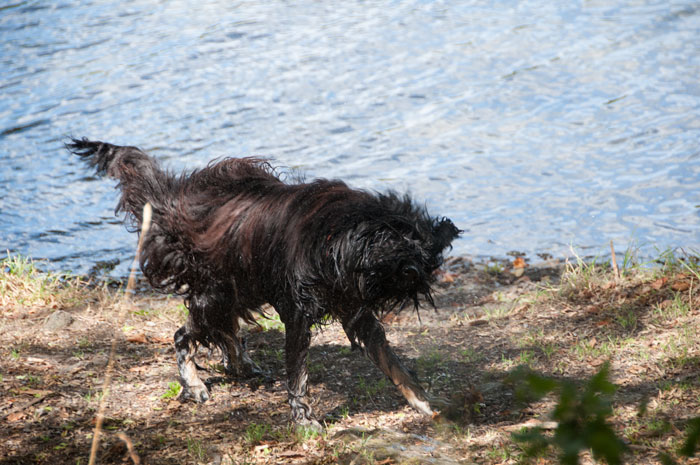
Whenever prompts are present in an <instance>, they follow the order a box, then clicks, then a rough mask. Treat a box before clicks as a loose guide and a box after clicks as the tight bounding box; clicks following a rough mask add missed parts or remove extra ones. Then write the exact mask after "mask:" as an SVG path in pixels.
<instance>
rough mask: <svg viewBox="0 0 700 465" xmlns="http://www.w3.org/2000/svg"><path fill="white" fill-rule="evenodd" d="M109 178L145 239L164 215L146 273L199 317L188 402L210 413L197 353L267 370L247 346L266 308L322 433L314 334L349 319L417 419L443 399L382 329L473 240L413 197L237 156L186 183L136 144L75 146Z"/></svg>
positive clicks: (185, 349) (180, 356) (351, 331)
mask: <svg viewBox="0 0 700 465" xmlns="http://www.w3.org/2000/svg"><path fill="white" fill-rule="evenodd" d="M66 146H67V148H68V149H69V150H70V151H71V152H73V153H74V154H76V155H79V156H80V157H81V158H83V159H84V160H85V161H86V162H87V163H88V164H89V165H90V166H91V167H93V168H94V169H96V170H97V173H98V174H101V175H107V176H109V177H111V178H115V179H116V180H118V186H117V187H118V188H119V189H120V190H121V198H120V199H119V203H118V205H117V208H116V213H119V212H123V213H125V214H126V220H127V221H128V222H130V224H131V226H132V227H133V229H134V230H135V231H139V232H140V229H141V221H142V210H143V207H144V205H145V204H146V203H147V202H148V203H150V204H151V206H152V210H153V219H152V223H151V227H150V229H149V230H148V232H147V233H146V236H145V237H143V238H142V241H143V248H142V251H141V255H140V258H139V260H140V266H141V270H142V272H143V275H144V276H145V277H146V278H147V279H148V281H149V283H150V284H151V286H152V287H153V288H155V289H156V290H158V291H162V292H165V293H177V294H181V295H182V296H183V297H184V301H185V305H186V306H187V308H188V309H189V316H188V318H187V322H186V323H185V325H184V326H182V327H181V328H180V329H178V330H177V332H176V333H175V336H174V339H175V349H176V353H177V365H178V369H179V373H180V381H181V384H182V394H181V396H182V398H183V399H186V398H190V399H193V400H194V401H196V402H205V401H206V400H208V399H209V396H210V393H209V390H208V389H207V387H206V385H205V384H204V383H203V382H202V380H201V379H200V378H199V377H198V375H197V365H196V364H195V360H194V358H195V354H196V350H197V347H198V345H203V346H205V347H218V348H220V349H221V351H222V353H223V354H224V355H223V359H224V366H225V370H226V373H227V375H230V376H251V375H253V374H256V373H259V371H260V370H259V368H258V367H257V365H256V364H255V363H254V362H253V360H252V359H251V358H250V356H249V355H248V354H247V352H246V350H245V347H244V344H243V342H242V340H241V337H240V336H239V328H240V322H241V320H243V321H246V322H254V314H255V313H256V312H258V311H259V310H260V308H261V306H262V305H264V304H266V303H269V304H270V305H272V306H273V307H274V309H275V310H276V311H277V313H278V314H279V316H280V319H281V321H282V322H283V323H284V325H285V364H286V371H287V392H288V396H289V405H290V406H291V417H292V420H293V421H294V422H296V423H297V424H299V425H308V426H314V427H318V422H316V420H315V419H314V416H313V412H312V410H311V407H310V405H309V403H308V402H307V400H306V394H307V368H306V358H307V353H308V351H309V344H310V341H311V327H312V325H313V324H315V323H320V322H323V321H325V320H327V319H328V317H330V318H332V319H333V320H336V321H339V322H340V323H341V324H342V326H343V329H344V330H345V333H346V334H347V337H348V339H349V340H350V342H351V344H352V345H353V346H359V347H361V348H362V350H363V351H364V353H365V354H366V355H367V357H369V358H370V359H371V360H372V361H373V362H374V363H375V364H376V365H377V367H379V369H380V370H381V371H382V372H383V373H384V374H385V375H386V376H387V377H388V378H389V379H390V380H391V381H392V382H393V383H394V385H395V386H396V387H397V388H398V389H399V391H400V392H401V393H402V394H403V396H404V397H405V398H406V400H407V401H408V403H409V404H410V405H411V406H412V407H413V408H415V409H416V410H418V411H420V412H422V413H425V414H431V413H432V410H431V406H430V400H431V398H430V397H429V396H428V394H427V393H426V392H425V391H424V390H423V389H422V387H421V386H420V384H419V383H418V382H417V381H416V379H415V378H414V377H413V376H412V375H411V373H410V372H409V371H408V370H407V369H406V368H405V367H404V365H403V364H402V363H401V361H400V360H399V359H398V357H397V356H396V355H395V353H394V351H393V350H392V349H391V347H389V344H388V342H387V340H386V337H385V333H384V330H383V328H382V326H381V324H380V322H379V321H378V317H380V316H381V315H382V314H383V313H384V312H387V311H390V310H392V309H395V308H397V307H398V308H399V309H400V308H402V307H403V306H404V305H406V304H411V303H413V304H414V305H416V306H418V305H419V297H422V298H423V299H424V300H427V301H428V302H431V303H432V298H431V293H430V291H431V284H432V282H433V281H434V275H433V272H434V271H435V270H436V269H437V268H438V267H439V266H440V265H441V263H442V260H443V252H444V250H445V249H446V248H447V247H449V246H450V244H451V242H452V241H453V240H454V239H455V238H456V237H457V236H458V235H459V233H460V231H459V229H457V228H456V227H455V225H454V224H453V223H452V221H450V220H449V219H446V218H435V217H431V216H429V215H428V213H427V212H426V210H425V208H423V207H422V206H419V205H417V204H416V203H414V202H413V201H412V200H411V199H410V198H409V197H408V196H399V195H397V194H395V193H391V192H390V193H386V194H383V193H370V192H366V191H362V190H356V189H352V188H350V187H348V186H347V185H346V184H345V183H343V182H342V181H337V180H324V179H318V180H315V181H312V182H296V183H294V182H284V181H282V180H280V178H279V177H278V176H277V175H276V174H275V170H274V169H273V168H272V167H271V166H270V164H269V163H268V162H267V161H265V160H262V159H256V158H227V159H223V160H220V161H218V162H212V163H211V164H209V165H208V166H207V167H206V168H203V169H199V170H194V171H191V172H188V173H185V174H182V175H174V174H172V173H169V172H168V171H165V170H162V169H160V167H159V164H158V162H157V161H156V160H155V159H154V158H152V157H150V156H148V155H147V154H146V153H144V152H143V151H141V150H139V149H138V148H136V147H122V146H116V145H112V144H108V143H104V142H98V141H90V140H87V139H72V142H70V143H69V144H67V145H66Z"/></svg>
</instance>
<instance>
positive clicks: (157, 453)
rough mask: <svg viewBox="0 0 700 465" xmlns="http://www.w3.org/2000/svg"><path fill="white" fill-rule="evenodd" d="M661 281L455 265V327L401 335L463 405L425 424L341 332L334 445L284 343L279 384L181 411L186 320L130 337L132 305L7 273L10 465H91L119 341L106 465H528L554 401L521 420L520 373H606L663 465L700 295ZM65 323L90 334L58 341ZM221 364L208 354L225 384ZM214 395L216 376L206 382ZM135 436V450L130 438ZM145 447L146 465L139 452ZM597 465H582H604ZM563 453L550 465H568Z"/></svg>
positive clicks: (265, 345) (683, 265)
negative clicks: (299, 421)
mask: <svg viewBox="0 0 700 465" xmlns="http://www.w3.org/2000/svg"><path fill="white" fill-rule="evenodd" d="M662 258H663V260H662V261H663V263H661V264H659V265H657V266H656V267H644V266H632V264H631V263H629V262H628V261H627V260H622V261H621V263H622V264H623V269H622V273H621V275H622V276H621V278H620V279H617V278H616V277H615V275H614V273H613V272H612V271H611V269H610V267H609V266H608V265H607V264H594V263H590V262H583V261H580V262H578V263H573V264H569V265H565V264H564V265H556V266H552V267H551V268H546V267H530V268H528V269H527V270H526V272H525V275H524V276H523V277H520V278H516V276H515V275H514V274H512V273H511V269H510V268H509V266H508V264H507V263H504V264H503V265H501V266H500V267H499V269H498V270H494V269H493V266H491V267H488V269H487V267H480V266H474V265H472V264H470V263H469V262H467V261H464V260H459V259H455V260H452V261H450V262H449V263H448V266H447V269H446V271H445V272H444V273H443V275H441V276H440V285H439V292H438V295H437V304H438V311H437V312H433V311H431V310H424V311H422V313H421V315H420V317H421V318H420V321H419V320H418V318H417V317H416V316H415V315H414V314H411V313H410V312H406V313H403V314H401V315H399V316H398V317H397V318H394V319H393V320H391V321H387V323H386V327H387V333H388V335H389V339H390V340H391V343H392V345H393V346H394V347H395V348H396V349H397V352H399V353H400V355H401V357H402V358H403V359H404V360H406V361H407V364H408V365H409V366H410V367H411V368H412V369H414V370H415V371H416V372H417V373H418V374H419V375H420V377H421V378H422V380H423V381H425V383H426V386H427V387H428V389H429V390H430V391H431V392H432V393H434V394H436V395H439V396H442V397H446V398H450V399H452V404H451V407H450V408H449V409H446V410H445V411H444V412H443V414H442V415H440V416H439V417H436V418H434V419H430V418H425V417H422V416H420V415H419V414H417V413H415V412H413V411H412V410H410V409H409V408H408V407H407V406H406V404H405V401H404V400H403V399H402V398H401V397H400V396H399V395H398V394H397V392H396V390H395V389H394V388H393V386H390V383H387V382H386V380H384V378H383V377H382V376H381V374H380V373H379V372H378V370H377V369H376V368H375V367H374V366H373V365H372V364H371V363H370V362H368V361H367V360H366V359H364V358H363V357H362V356H361V354H359V353H356V352H351V351H350V350H349V346H348V343H347V341H346V340H345V337H344V335H343V332H342V329H341V328H339V327H338V326H336V325H330V326H329V327H327V328H325V329H323V330H321V331H317V332H316V333H315V336H314V340H313V346H312V350H311V354H310V359H309V373H310V386H311V396H312V399H313V401H314V406H315V410H316V412H317V414H318V416H319V418H320V419H322V420H323V421H324V422H325V423H326V425H327V428H326V431H325V432H324V433H323V434H315V433H312V432H304V431H297V430H295V429H294V428H290V427H289V424H288V406H287V402H286V392H285V389H284V375H283V373H284V368H283V352H282V348H283V334H282V332H283V327H281V326H280V325H279V324H277V323H276V322H275V321H274V320H272V321H266V322H265V325H264V328H263V330H262V331H260V330H258V329H255V328H248V329H247V331H248V346H249V348H250V350H251V353H252V355H253V357H254V358H255V359H256V360H257V361H259V362H260V363H261V364H263V365H265V366H266V367H267V368H268V369H270V370H271V371H272V372H273V373H274V375H275V382H274V384H273V385H270V386H263V385H260V384H258V383H256V382H255V381H254V380H240V381H239V380H222V381H221V382H217V383H214V384H212V393H213V396H214V397H213V399H212V401H210V402H208V403H206V404H203V405H195V404H189V403H188V404H181V403H180V402H179V401H177V400H175V399H174V398H173V397H174V396H175V391H176V386H175V385H174V382H175V381H176V379H177V378H176V367H175V362H174V354H173V350H172V347H171V345H172V343H171V338H172V334H173V333H174V331H175V330H176V329H177V328H178V327H179V325H180V324H182V322H183V321H184V318H185V315H186V310H185V309H184V307H183V306H182V304H181V302H180V301H179V300H177V299H170V298H168V297H160V296H154V295H149V294H146V293H142V294H139V295H137V296H136V298H135V299H134V300H133V301H131V302H129V303H126V304H125V305H127V306H128V307H127V318H126V321H125V323H124V324H123V325H121V327H118V325H117V324H116V323H115V319H116V315H117V313H118V312H117V306H116V305H115V303H116V302H119V301H121V291H119V290H115V289H113V288H110V287H108V286H102V285H100V286H98V285H95V284H91V283H88V282H86V281H85V280H83V279H81V278H78V277H65V276H55V275H46V274H42V273H40V272H39V271H38V270H37V269H36V267H35V266H34V264H32V263H31V261H29V260H26V259H22V258H18V257H8V258H7V259H5V260H4V261H3V263H2V268H1V270H0V271H1V272H0V306H1V308H0V326H1V327H2V332H1V333H0V419H1V420H0V421H2V428H0V457H1V458H0V463H7V464H10V463H46V464H60V463H66V464H76V463H83V464H84V463H87V455H88V453H89V449H90V440H91V434H92V427H93V425H94V416H95V410H96V408H97V404H98V399H99V396H100V387H101V382H102V378H103V374H104V366H105V365H106V363H107V354H108V352H109V344H110V341H111V339H112V337H113V335H114V334H117V335H118V337H119V340H120V343H119V345H118V348H117V359H116V365H115V367H116V372H115V379H114V382H113V386H112V388H113V390H112V395H111V396H110V397H109V399H108V404H107V407H108V408H107V418H106V421H105V430H106V436H105V440H104V441H103V443H102V446H101V449H100V456H99V458H100V460H99V463H133V462H134V460H135V459H134V457H139V460H141V463H149V464H182V463H191V464H199V463H207V464H209V463H211V464H213V463H222V464H243V463H249V464H268V463H270V464H271V463H309V464H311V463H313V464H330V463H348V464H349V463H355V464H363V463H367V464H391V463H435V464H450V463H484V464H487V463H488V464H492V463H493V464H498V463H517V462H519V461H522V460H524V458H523V454H522V448H521V447H520V445H518V443H516V442H514V441H513V439H512V437H511V433H512V432H514V431H518V430H520V429H522V428H523V427H528V426H532V425H536V424H546V423H543V422H546V421H547V420H548V414H549V412H551V410H552V408H553V406H554V401H553V399H551V398H544V399H543V400H540V401H537V402H530V403H524V402H519V401H518V400H517V399H516V396H515V395H514V389H515V386H513V385H512V384H509V381H508V380H509V375H510V374H511V373H512V372H513V370H514V369H515V368H516V367H518V366H521V365H526V366H528V367H530V368H531V369H533V370H535V371H537V372H539V373H541V374H543V375H546V376H550V377H554V378H557V379H568V380H574V381H575V382H576V380H584V379H587V378H588V377H590V376H591V375H592V374H594V373H595V372H596V371H597V370H598V369H599V368H600V366H601V365H602V364H603V363H604V362H606V361H610V363H611V365H610V366H611V379H612V381H613V382H614V383H615V384H616V385H617V387H618V389H617V392H616V394H615V395H614V397H613V399H612V402H613V404H612V405H613V413H612V415H611V417H610V418H609V421H610V423H611V424H612V426H613V428H614V430H615V432H616V434H617V435H618V436H619V437H620V438H622V439H623V440H624V441H625V442H626V443H627V445H628V446H629V449H630V452H629V453H628V454H627V455H626V456H625V460H626V463H660V462H659V459H658V454H659V453H660V452H666V453H668V454H669V456H670V457H672V458H673V459H675V460H679V461H681V460H685V462H683V463H700V461H698V460H697V459H695V458H692V459H682V458H681V457H680V456H679V455H678V453H677V448H678V446H679V445H680V444H681V443H682V440H683V438H684V435H685V429H686V424H687V422H688V420H689V419H690V418H692V417H693V416H696V415H698V413H699V412H700V337H698V336H699V334H698V332H699V331H700V298H699V296H700V293H699V292H698V287H700V280H699V279H698V274H697V264H696V263H694V262H693V261H692V260H680V259H677V258H675V257H672V256H668V255H665V256H663V257H662ZM58 311H63V312H66V313H68V314H70V315H71V317H72V318H73V322H72V323H71V324H70V325H69V326H67V327H65V328H61V329H57V330H56V329H53V330H49V329H46V328H45V321H46V318H47V317H48V316H49V315H50V314H52V313H54V312H58ZM218 361H219V359H218V357H217V354H207V353H206V352H203V353H202V354H201V362H202V363H203V364H205V365H206V366H207V367H208V370H209V372H210V376H212V377H217V376H220V373H219V371H218V370H220V366H219V364H218ZM204 377H205V378H206V377H207V376H204ZM118 433H120V434H121V436H120V435H118ZM129 447H131V448H132V449H131V451H130V449H129ZM591 460H592V459H591V458H590V456H589V455H588V454H583V455H582V456H581V461H582V463H592V462H591ZM556 462H557V460H556V453H555V451H550V452H549V453H548V455H545V456H542V457H539V458H537V459H534V460H533V463H540V464H549V463H556Z"/></svg>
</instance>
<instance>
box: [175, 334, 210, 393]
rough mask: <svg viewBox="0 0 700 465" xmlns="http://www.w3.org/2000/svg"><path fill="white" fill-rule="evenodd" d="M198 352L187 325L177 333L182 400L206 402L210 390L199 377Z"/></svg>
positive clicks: (176, 345) (176, 348)
mask: <svg viewBox="0 0 700 465" xmlns="http://www.w3.org/2000/svg"><path fill="white" fill-rule="evenodd" d="M196 351H197V346H196V343H195V341H194V340H193V339H192V337H191V336H190V334H189V333H188V332H187V325H185V326H183V327H181V328H180V329H178V330H177V331H176V332H175V352H176V355H177V368H178V370H179V372H180V384H182V392H180V399H181V400H187V399H192V400H194V401H195V402H206V401H207V400H209V390H208V389H207V387H206V386H205V385H204V383H203V382H202V380H201V379H199V376H197V365H196V364H195V363H194V355H195V352H196Z"/></svg>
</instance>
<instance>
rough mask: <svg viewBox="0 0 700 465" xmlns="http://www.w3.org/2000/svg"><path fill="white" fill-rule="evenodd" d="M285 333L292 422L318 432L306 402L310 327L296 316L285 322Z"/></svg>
mask: <svg viewBox="0 0 700 465" xmlns="http://www.w3.org/2000/svg"><path fill="white" fill-rule="evenodd" d="M295 313H296V312H295ZM285 333H286V336H285V345H284V350H285V357H286V365H287V394H288V396H289V406H290V407H291V408H292V421H294V423H296V424H297V425H299V426H304V427H309V428H313V429H316V430H320V429H321V425H320V424H319V423H318V422H317V421H316V420H314V418H313V412H312V410H311V406H310V405H309V404H308V402H307V400H306V392H307V387H306V386H307V379H308V371H307V368H306V357H307V355H308V353H309V345H310V344H311V327H310V325H309V323H308V322H307V320H306V318H304V317H302V316H301V315H298V314H297V315H294V316H292V317H291V318H290V321H285Z"/></svg>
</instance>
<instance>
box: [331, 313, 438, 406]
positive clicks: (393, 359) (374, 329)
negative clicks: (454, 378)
mask: <svg viewBox="0 0 700 465" xmlns="http://www.w3.org/2000/svg"><path fill="white" fill-rule="evenodd" d="M343 327H344V328H345V332H346V333H347V334H348V336H349V337H350V340H351V341H352V340H353V339H354V338H353V335H354V336H356V337H357V338H358V339H359V342H360V343H361V344H362V346H363V348H364V350H365V353H366V354H367V356H368V357H369V359H370V360H372V361H373V362H374V363H375V364H376V365H377V366H378V367H379V369H380V370H382V372H384V374H385V375H386V376H388V377H389V379H390V380H391V381H392V382H393V383H394V385H395V386H396V387H397V388H398V390H399V391H400V392H401V394H403V396H404V397H405V398H406V400H407V401H408V403H409V405H411V407H413V408H414V409H416V410H418V411H419V412H421V413H424V414H426V415H431V414H432V413H433V411H432V410H431V408H430V404H429V402H428V400H429V398H430V397H429V396H428V394H427V393H426V392H425V391H424V390H423V388H422V387H421V386H420V384H418V381H416V379H415V378H414V377H413V376H412V375H411V374H410V373H409V372H408V370H407V369H406V367H404V365H403V363H401V360H399V358H398V357H397V356H396V354H395V353H394V351H393V350H392V349H391V347H390V346H389V342H388V341H387V340H386V335H385V333H384V328H382V325H381V324H380V323H379V322H378V321H377V319H376V318H375V317H374V316H373V315H371V314H369V313H367V314H365V315H363V316H362V317H360V319H359V320H358V321H357V322H355V323H354V325H353V327H352V328H348V327H345V324H344V325H343Z"/></svg>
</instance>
